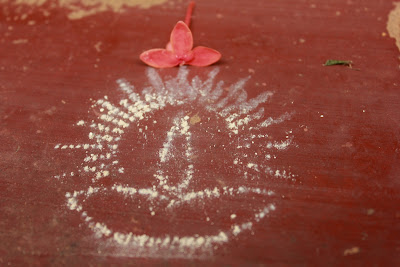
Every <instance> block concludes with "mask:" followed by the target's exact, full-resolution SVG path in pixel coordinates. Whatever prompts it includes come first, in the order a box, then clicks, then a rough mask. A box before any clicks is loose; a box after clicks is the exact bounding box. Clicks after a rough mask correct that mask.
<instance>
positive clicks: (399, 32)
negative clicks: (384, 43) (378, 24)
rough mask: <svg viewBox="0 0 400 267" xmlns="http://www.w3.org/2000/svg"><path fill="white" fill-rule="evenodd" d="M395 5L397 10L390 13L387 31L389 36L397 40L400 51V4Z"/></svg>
mask: <svg viewBox="0 0 400 267" xmlns="http://www.w3.org/2000/svg"><path fill="white" fill-rule="evenodd" d="M394 5H395V8H394V9H393V10H392V11H390V13H389V16H388V21H387V24H386V29H387V31H388V32H389V36H390V37H392V38H394V39H396V45H397V48H398V49H399V50H400V2H397V3H394Z"/></svg>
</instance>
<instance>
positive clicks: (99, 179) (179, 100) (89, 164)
mask: <svg viewBox="0 0 400 267" xmlns="http://www.w3.org/2000/svg"><path fill="white" fill-rule="evenodd" d="M218 71H219V69H218V68H216V69H214V70H212V71H211V72H210V73H209V74H208V78H207V79H205V80H204V81H203V80H201V79H200V78H199V77H198V76H196V77H194V78H193V79H191V80H189V79H188V74H189V71H188V68H185V67H180V68H179V70H178V74H177V76H176V77H174V78H169V79H162V78H161V77H160V75H159V73H158V71H157V70H155V69H152V68H149V69H148V70H147V77H148V81H149V84H150V85H149V86H148V87H146V88H143V89H142V90H136V89H135V88H134V86H133V85H131V84H130V83H129V82H128V81H126V80H124V79H120V80H118V81H117V84H118V88H119V90H120V91H119V95H122V99H121V100H119V102H118V101H113V100H111V98H109V97H107V96H105V97H104V98H102V99H99V100H97V101H95V102H94V104H93V105H92V109H91V111H93V114H95V119H94V120H92V121H91V122H89V121H84V120H80V121H78V122H77V124H76V125H77V126H80V127H84V128H85V129H87V131H88V133H87V140H86V141H84V142H81V143H79V144H57V145H56V146H55V149H56V150H59V151H66V150H75V149H83V151H84V152H85V153H86V156H85V157H84V158H83V160H82V164H81V166H78V167H77V170H76V171H75V172H68V173H67V172H66V173H63V174H61V175H57V176H55V178H57V179H59V180H61V181H62V180H63V179H80V180H77V181H81V182H80V183H79V184H80V186H81V187H80V188H82V184H85V183H86V184H87V187H85V188H84V189H82V190H75V191H72V192H68V193H66V201H67V206H68V208H69V209H70V210H72V211H76V212H78V213H80V215H81V217H82V220H83V221H84V222H85V224H86V225H87V226H88V227H89V228H90V229H91V230H92V231H93V232H94V234H95V236H96V237H98V238H100V240H103V241H104V242H106V243H107V248H108V249H110V248H115V251H118V253H124V255H129V256H131V257H143V256H146V257H175V258H179V257H204V256H210V255H212V254H213V252H214V251H215V249H216V248H218V246H221V245H223V244H224V243H227V242H228V241H229V240H230V239H233V238H237V237H238V236H239V235H240V234H242V233H246V232H251V231H252V228H253V225H254V224H256V223H258V222H260V221H261V220H263V219H264V218H265V217H267V216H268V213H270V212H272V211H274V210H275V205H274V203H273V202H272V201H270V202H268V201H267V200H268V199H271V198H272V196H273V195H274V192H273V191H272V190H270V189H269V188H268V187H267V183H268V180H267V179H269V178H271V177H272V178H274V179H275V178H281V179H293V175H292V174H291V173H290V172H288V171H286V170H277V169H273V168H271V167H270V166H269V164H268V163H269V162H270V161H271V160H272V159H273V158H274V155H273V153H274V151H277V150H285V149H287V148H288V147H289V146H291V145H292V136H291V131H289V132H285V138H284V140H278V141H274V140H273V139H272V138H270V136H269V135H268V134H267V133H266V132H267V130H268V128H269V127H271V126H272V125H274V124H281V123H283V122H285V121H286V120H289V119H290V118H291V116H292V115H293V114H292V113H284V114H282V115H281V116H279V117H277V118H272V117H268V116H266V115H265V110H264V107H262V104H265V103H266V102H267V101H268V100H269V99H270V98H271V96H272V95H273V93H272V92H264V93H262V94H260V95H258V96H257V97H255V98H251V99H248V96H247V93H246V91H245V90H244V86H245V83H246V81H247V80H248V79H247V78H246V79H241V80H239V81H238V82H237V83H236V84H233V85H231V86H230V87H229V88H228V90H226V88H227V87H226V86H225V85H224V83H223V82H222V81H219V82H217V81H215V80H216V76H217V74H218ZM114 102H117V104H116V103H114ZM165 114H168V116H166V115H165ZM171 114H172V115H171ZM160 133H162V134H161V136H159V135H160ZM271 154H272V155H271ZM76 173H79V178H78V177H77V175H76ZM244 196H246V199H248V201H246V202H245V203H237V202H238V201H235V199H236V198H238V197H241V199H243V197H244ZM101 203H104V204H101ZM106 207H107V208H106ZM124 216H125V217H124ZM125 220H126V221H125ZM185 223H186V224H189V226H188V225H186V226H185ZM171 233H173V234H171Z"/></svg>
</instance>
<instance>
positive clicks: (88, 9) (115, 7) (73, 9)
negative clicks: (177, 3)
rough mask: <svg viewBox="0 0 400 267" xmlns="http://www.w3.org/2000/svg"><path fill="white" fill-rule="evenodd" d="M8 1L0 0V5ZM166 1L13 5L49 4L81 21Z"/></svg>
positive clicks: (23, 0)
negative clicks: (88, 17) (96, 15)
mask: <svg viewBox="0 0 400 267" xmlns="http://www.w3.org/2000/svg"><path fill="white" fill-rule="evenodd" d="M4 2H8V0H0V3H4ZM165 2H167V0H80V1H77V0H58V5H57V3H55V2H51V1H49V0H15V2H14V4H15V5H30V6H36V7H40V6H43V5H44V4H47V3H50V5H51V6H53V7H57V6H59V7H62V8H66V9H68V15H67V16H68V18H69V19H71V20H75V19H81V18H84V17H87V16H90V15H94V14H97V13H99V12H104V11H114V12H122V11H124V9H125V8H127V7H140V8H150V7H153V6H155V5H160V4H163V3H165Z"/></svg>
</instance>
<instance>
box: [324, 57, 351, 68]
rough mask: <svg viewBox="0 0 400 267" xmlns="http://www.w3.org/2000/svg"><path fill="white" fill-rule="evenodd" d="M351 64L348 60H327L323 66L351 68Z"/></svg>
mask: <svg viewBox="0 0 400 267" xmlns="http://www.w3.org/2000/svg"><path fill="white" fill-rule="evenodd" d="M352 64H353V62H352V61H350V60H334V59H328V60H327V61H326V62H325V64H324V66H333V65H343V66H348V67H350V68H351V66H352Z"/></svg>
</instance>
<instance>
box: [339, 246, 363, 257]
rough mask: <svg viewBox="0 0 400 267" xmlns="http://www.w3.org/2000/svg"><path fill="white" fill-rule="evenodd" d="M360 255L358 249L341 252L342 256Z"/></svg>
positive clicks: (353, 248)
mask: <svg viewBox="0 0 400 267" xmlns="http://www.w3.org/2000/svg"><path fill="white" fill-rule="evenodd" d="M358 253H360V248H359V247H352V248H348V249H346V250H345V251H344V252H343V256H350V255H354V254H358Z"/></svg>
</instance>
